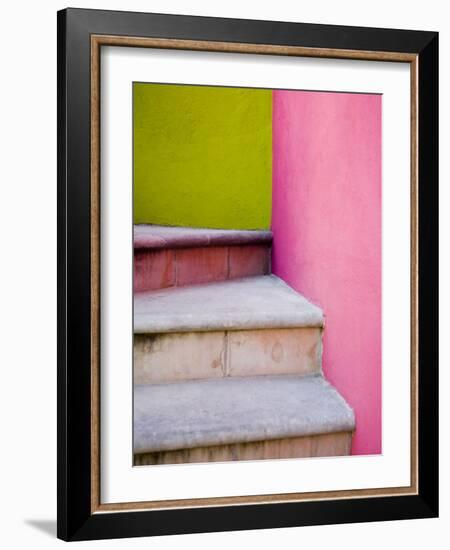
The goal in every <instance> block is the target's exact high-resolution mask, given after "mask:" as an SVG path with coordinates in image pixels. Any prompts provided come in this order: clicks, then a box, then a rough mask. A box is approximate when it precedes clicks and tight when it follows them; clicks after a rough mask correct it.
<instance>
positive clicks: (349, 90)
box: [58, 9, 438, 540]
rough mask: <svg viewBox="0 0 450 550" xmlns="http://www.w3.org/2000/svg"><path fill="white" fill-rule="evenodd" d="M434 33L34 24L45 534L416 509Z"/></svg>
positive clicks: (123, 18)
mask: <svg viewBox="0 0 450 550" xmlns="http://www.w3.org/2000/svg"><path fill="white" fill-rule="evenodd" d="M437 157H438V35H437V33H435V32H425V31H409V30H392V29H375V28H357V27H344V26H328V25H319V24H317V25H313V24H301V23H281V22H272V21H251V20H237V19H236V20H233V19H220V18H208V17H191V16H173V15H161V14H148V13H129V12H112V11H100V10H84V9H66V10H63V11H61V12H59V13H58V342H59V347H58V536H59V537H60V538H62V539H64V540H86V539H99V538H113V537H131V536H149V535H163V534H176V533H194V532H205V531H227V530H239V529H258V528H266V529H267V528H275V527H287V526H300V525H317V524H327V523H343V522H362V521H379V520H393V519H408V518H425V517H435V516H437V514H438V357H437V354H438V342H437V339H438V327H437V325H438V305H437V304H438V285H437V273H438V271H437V264H438V252H437V245H438V238H437V227H438V207H437V206H438V203H437V201H438V158H437Z"/></svg>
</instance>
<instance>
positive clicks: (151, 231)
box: [134, 224, 272, 250]
mask: <svg viewBox="0 0 450 550" xmlns="http://www.w3.org/2000/svg"><path fill="white" fill-rule="evenodd" d="M271 242H272V232H271V231H262V230H235V229H206V228H197V227H170V226H164V225H147V224H139V225H135V226H134V248H135V249H142V248H145V249H149V250H160V249H163V248H197V247H205V246H230V245H244V244H269V245H270V244H271Z"/></svg>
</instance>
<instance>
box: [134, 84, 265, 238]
mask: <svg viewBox="0 0 450 550" xmlns="http://www.w3.org/2000/svg"><path fill="white" fill-rule="evenodd" d="M133 101H134V221H135V223H155V224H163V225H184V226H197V227H211V228H226V229H266V228H269V226H270V212H271V200H272V199H271V195H272V92H271V91H270V90H256V89H248V88H247V89H246V88H223V87H211V86H182V85H174V84H172V85H164V84H146V83H134V85H133Z"/></svg>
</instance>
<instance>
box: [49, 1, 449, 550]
mask: <svg viewBox="0 0 450 550" xmlns="http://www.w3.org/2000/svg"><path fill="white" fill-rule="evenodd" d="M92 35H112V36H122V37H126V36H131V37H147V38H148V37H152V38H168V39H180V40H194V41H218V42H229V43H240V44H264V45H279V46H298V47H303V48H313V49H314V48H325V49H330V50H334V49H336V50H346V51H355V52H358V51H365V52H400V53H405V54H406V53H407V54H414V55H416V56H417V62H418V73H417V75H418V76H417V78H418V117H417V126H418V149H417V161H418V220H419V223H418V317H417V324H418V344H419V345H418V364H419V369H418V380H417V387H418V491H417V494H415V495H404V496H402V495H396V496H380V497H377V498H342V499H334V500H333V499H330V500H313V501H309V502H283V503H264V504H249V505H244V506H242V505H227V506H204V507H191V508H176V509H154V510H139V511H127V510H126V509H124V510H123V511H120V512H117V511H116V512H113V513H108V512H102V513H93V511H92V502H91V496H92V491H91V489H92V484H93V483H94V482H95V480H94V479H93V472H92V454H91V450H92V449H91V438H90V434H91V430H92V415H91V395H92V394H91V391H92V386H91V384H92V380H91V368H90V366H91V358H92V339H91V262H92V256H91V225H90V219H91V212H92V211H91V164H90V161H91V147H90V143H91V142H90V140H91V134H90V132H91V95H90V93H91V72H90V68H91V65H90V64H91V36H92ZM57 131H58V426H57V430H58V474H57V475H58V531H57V535H58V537H59V538H61V539H64V540H88V539H101V538H115V537H139V536H150V535H166V534H180V533H201V532H210V531H229V530H242V529H261V528H264V529H267V528H277V527H290V526H302V525H322V524H329V523H350V522H368V521H386V520H397V519H412V518H430V517H436V516H437V515H438V33H436V32H423V31H410V30H393V29H376V28H361V27H345V26H333V25H316V24H302V23H284V22H283V23H282V22H273V21H253V20H238V19H223V18H210V17H193V16H178V15H163V14H148V13H131V12H118V11H102V10H86V9H66V10H62V11H60V12H58V128H57Z"/></svg>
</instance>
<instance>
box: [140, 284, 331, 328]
mask: <svg viewBox="0 0 450 550" xmlns="http://www.w3.org/2000/svg"><path fill="white" fill-rule="evenodd" d="M323 322H324V317H323V313H322V311H321V309H320V308H318V307H317V306H315V305H313V304H311V302H309V301H308V300H307V299H306V298H304V297H303V296H302V295H301V294H299V293H298V292H295V290H293V289H292V288H291V287H289V286H288V285H287V284H286V283H284V282H283V281H282V280H281V279H279V278H278V277H275V276H274V275H264V276H260V277H248V278H245V279H234V280H230V281H224V282H220V283H209V284H205V285H195V286H190V287H179V288H169V289H164V290H155V291H149V292H139V293H136V294H135V296H134V332H135V334H144V333H161V332H191V331H210V330H238V329H241V330H248V329H259V328H290V327H321V326H323Z"/></svg>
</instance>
